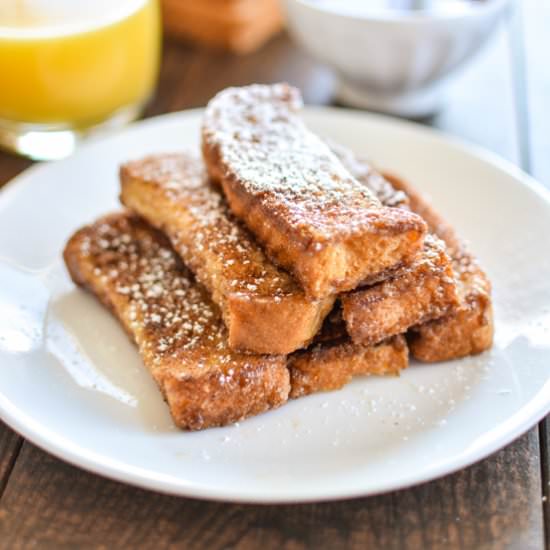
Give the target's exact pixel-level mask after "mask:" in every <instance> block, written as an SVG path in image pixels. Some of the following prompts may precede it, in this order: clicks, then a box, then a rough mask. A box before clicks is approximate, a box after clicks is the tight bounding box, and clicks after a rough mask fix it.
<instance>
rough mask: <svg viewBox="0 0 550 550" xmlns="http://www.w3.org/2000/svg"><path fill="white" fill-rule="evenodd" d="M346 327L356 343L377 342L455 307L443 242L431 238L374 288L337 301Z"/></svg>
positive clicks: (356, 292)
mask: <svg viewBox="0 0 550 550" xmlns="http://www.w3.org/2000/svg"><path fill="white" fill-rule="evenodd" d="M341 303H342V311H343V318H344V320H345V323H346V329H347V332H348V333H349V335H350V336H351V338H352V340H353V342H354V343H356V344H363V345H368V344H375V343H377V342H380V341H381V340H384V339H386V338H389V337H390V336H394V335H397V334H402V333H404V332H406V331H407V330H408V329H409V328H410V327H412V326H415V325H419V324H423V323H426V322H427V321H430V320H432V319H438V318H440V317H442V316H444V315H445V314H446V313H448V312H450V311H451V310H452V309H453V308H456V307H457V306H458V297H457V290H456V281H455V278H454V273H453V269H452V266H451V261H450V259H449V257H448V255H447V253H446V251H445V246H444V244H443V243H442V242H441V241H440V240H439V239H437V238H434V237H433V236H432V235H428V236H427V237H426V240H425V241H424V248H423V250H422V251H421V252H419V253H418V255H417V256H416V258H415V259H414V260H413V261H412V262H411V263H410V264H409V265H406V266H404V267H402V268H401V269H398V270H397V271H396V272H395V273H394V274H393V275H391V276H390V277H388V278H387V279H385V280H384V281H381V282H379V283H377V284H374V285H371V286H368V287H365V288H363V289H360V290H356V291H354V292H349V293H347V294H345V295H343V296H342V297H341Z"/></svg>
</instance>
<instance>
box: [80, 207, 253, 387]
mask: <svg viewBox="0 0 550 550" xmlns="http://www.w3.org/2000/svg"><path fill="white" fill-rule="evenodd" d="M95 227H96V231H95V232H94V231H89V232H88V233H87V235H86V236H85V238H83V239H82V241H81V245H80V252H81V254H82V255H83V256H84V257H85V258H86V259H87V260H88V261H87V265H89V266H90V270H91V272H93V276H94V277H97V278H99V280H100V281H101V285H102V286H103V287H104V288H105V293H106V294H107V295H109V296H111V295H114V298H112V299H111V301H112V304H113V307H114V309H115V310H116V311H117V313H118V315H119V316H122V317H123V318H124V319H125V324H126V325H127V326H128V327H129V329H130V331H131V333H132V335H133V336H134V338H135V339H136V342H137V344H138V346H139V347H140V349H141V352H142V355H143V357H144V359H145V361H146V362H147V361H149V362H150V363H151V364H152V365H153V366H162V365H163V364H166V362H171V363H175V364H178V361H176V362H174V361H173V360H174V359H176V360H179V361H180V362H181V363H180V365H181V368H182V369H183V370H182V373H181V374H182V376H187V375H189V374H190V373H191V372H193V371H197V370H198V371H206V370H208V369H211V368H216V369H218V370H219V371H220V375H219V382H220V383H221V384H227V383H228V382H230V381H232V380H233V377H234V375H235V373H236V369H237V368H239V369H240V371H241V373H242V370H243V368H247V367H250V366H253V363H254V360H255V359H256V358H255V357H252V356H247V355H243V354H239V353H235V352H233V351H231V350H230V349H229V347H228V344H227V332H226V329H225V326H224V324H223V322H222V321H221V318H220V312H219V310H218V308H217V306H216V305H214V304H213V303H212V302H211V301H210V299H209V298H208V296H207V293H206V291H205V289H203V288H202V287H201V286H200V285H198V284H197V283H196V282H195V281H194V280H193V278H192V276H191V275H190V273H189V272H188V271H187V269H186V268H185V267H184V266H183V264H182V263H181V261H180V260H179V258H178V257H177V255H176V254H175V253H174V252H173V250H172V249H171V247H170V245H169V244H168V242H167V241H166V240H165V239H164V238H163V236H162V235H160V234H159V233H157V232H155V231H153V230H152V229H150V228H148V227H147V226H146V225H145V224H144V223H143V222H142V221H140V220H139V219H138V218H134V217H130V216H127V215H118V216H111V217H110V218H107V219H106V220H105V221H104V222H103V223H100V224H99V225H97V226H95ZM185 358H187V360H185ZM249 363H250V364H249ZM249 374H250V376H254V372H253V370H251V371H250V373H249Z"/></svg>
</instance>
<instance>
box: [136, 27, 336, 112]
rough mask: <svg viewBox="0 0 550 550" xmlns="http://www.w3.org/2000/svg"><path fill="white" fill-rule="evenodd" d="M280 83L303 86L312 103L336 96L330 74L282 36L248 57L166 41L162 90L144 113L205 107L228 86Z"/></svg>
mask: <svg viewBox="0 0 550 550" xmlns="http://www.w3.org/2000/svg"><path fill="white" fill-rule="evenodd" d="M281 80H285V81H287V82H290V83H291V84H294V85H295V86H298V87H300V88H301V90H302V92H303V94H304V98H305V100H306V101H307V102H308V103H328V102H329V101H330V100H331V98H332V94H333V88H334V77H333V76H332V73H331V72H330V71H329V70H328V69H326V68H324V67H322V66H320V65H318V64H316V63H314V62H313V61H312V59H311V58H310V57H309V56H308V55H307V54H306V53H304V52H302V51H301V50H298V49H297V48H296V47H295V46H293V44H292V43H291V42H290V41H289V39H288V38H287V37H286V36H285V35H284V34H283V35H279V36H277V37H275V38H273V39H272V40H271V41H270V42H269V43H268V44H266V45H265V46H264V47H263V48H262V49H261V50H260V51H259V52H257V53H255V54H253V55H248V56H244V57H235V56H233V55H231V54H229V53H225V52H220V51H209V50H201V49H197V48H194V47H192V46H186V45H182V44H180V43H178V42H174V41H172V40H166V41H165V44H164V54H163V64H162V68H161V73H160V81H159V88H158V89H159V92H158V93H157V94H156V96H155V98H154V99H153V101H152V103H151V104H150V105H149V107H148V109H147V111H146V113H145V114H146V116H153V115H157V114H161V113H166V112H171V111H177V110H181V109H190V108H193V107H202V106H204V105H205V104H206V102H207V101H208V100H209V99H210V98H211V97H212V96H213V95H214V94H216V93H217V92H218V91H220V90H221V89H222V88H225V87H227V86H242V85H245V84H251V83H253V82H277V81H281Z"/></svg>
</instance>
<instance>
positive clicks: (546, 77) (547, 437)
mask: <svg viewBox="0 0 550 550" xmlns="http://www.w3.org/2000/svg"><path fill="white" fill-rule="evenodd" d="M516 10H517V14H516V20H515V25H516V29H517V33H516V35H517V34H521V35H522V36H523V37H524V44H523V48H518V49H519V55H521V58H520V59H519V63H521V67H520V75H519V76H520V78H521V77H523V79H524V81H523V86H522V87H521V90H520V91H521V92H523V95H522V96H520V98H519V99H520V101H523V105H522V109H523V110H524V111H525V113H526V120H525V124H524V126H525V127H524V129H523V134H524V139H525V149H526V151H525V159H526V161H525V163H524V166H523V168H524V169H525V170H527V171H529V172H530V173H531V174H532V175H533V176H534V177H535V178H537V179H538V180H539V181H540V182H541V183H542V184H543V185H545V186H546V187H547V188H550V111H549V107H550V104H549V102H548V99H549V98H550V72H549V71H548V52H549V51H550V35H549V34H548V29H547V22H548V21H549V20H550V4H548V2H537V1H536V0H524V2H521V3H518V5H517V6H516ZM539 433H540V446H541V468H542V470H541V478H542V489H543V497H542V499H543V513H544V525H545V538H546V547H547V548H550V417H547V418H546V420H545V421H544V422H542V423H541V424H540V430H539Z"/></svg>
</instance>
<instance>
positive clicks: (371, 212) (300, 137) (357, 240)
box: [202, 84, 426, 298]
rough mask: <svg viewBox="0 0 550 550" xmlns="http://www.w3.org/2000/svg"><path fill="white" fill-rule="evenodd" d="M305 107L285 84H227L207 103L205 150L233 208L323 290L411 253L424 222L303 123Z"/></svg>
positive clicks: (313, 291)
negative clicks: (379, 191) (383, 200)
mask: <svg viewBox="0 0 550 550" xmlns="http://www.w3.org/2000/svg"><path fill="white" fill-rule="evenodd" d="M300 107H301V98H300V96H299V92H298V91H297V90H295V89H294V88H291V87H289V86H287V85H284V84H277V85H273V86H260V85H254V86H248V87H244V88H230V89H227V90H224V91H223V92H221V93H220V94H218V95H217V96H216V97H215V98H214V99H213V100H212V101H211V102H210V103H209V105H208V107H207V109H206V113H205V117H204V121H203V130H202V150H203V156H204V159H205V162H206V166H207V169H208V171H209V174H210V176H211V177H212V178H214V179H217V180H219V181H220V182H221V184H222V187H223V190H224V193H225V195H226V197H227V200H228V202H229V206H230V208H231V209H232V211H233V212H234V213H235V215H236V216H237V217H238V218H240V219H242V220H243V221H244V222H245V223H246V224H247V226H248V227H249V228H250V229H251V231H252V232H253V233H254V234H255V235H256V237H257V238H258V240H259V241H260V242H261V243H262V244H263V245H264V246H265V249H266V251H267V253H268V254H269V255H270V257H272V258H273V259H274V260H275V261H276V262H277V263H278V264H280V265H282V266H283V267H285V268H286V269H288V270H289V271H291V272H292V273H293V274H294V276H295V277H296V278H297V279H298V281H299V282H300V283H301V285H302V286H303V287H304V289H305V291H306V293H308V295H310V296H312V297H315V298H320V297H325V296H328V295H330V294H334V293H336V292H341V291H345V290H351V289H353V288H355V287H356V286H357V284H358V283H360V282H361V281H363V280H364V279H366V278H367V277H369V276H372V275H373V274H376V273H378V272H381V271H384V270H386V269H388V268H390V267H393V266H395V265H397V264H399V263H402V262H406V261H408V260H410V259H411V258H412V257H413V256H414V254H415V253H416V252H417V251H418V250H419V249H420V248H421V246H422V241H423V238H424V234H425V232H426V226H425V223H424V222H423V221H422V219H421V218H420V217H418V216H416V215H414V214H411V213H410V212H407V211H405V210H402V209H392V208H386V207H382V205H381V204H380V202H379V201H378V200H377V199H376V198H375V197H374V196H373V194H372V193H371V192H370V191H369V190H368V189H367V188H366V186H364V185H361V184H360V183H359V182H358V181H357V180H355V179H354V178H353V177H351V176H350V174H349V172H347V170H346V169H345V168H344V167H343V165H342V164H341V162H340V161H339V160H338V158H337V157H336V156H335V155H334V154H333V153H332V152H331V151H330V149H329V148H328V146H327V145H326V144H325V143H323V142H322V141H321V140H320V139H319V138H317V137H316V136H315V135H314V134H312V133H311V132H309V131H308V130H307V129H306V128H305V126H304V124H303V122H302V121H301V120H300V118H299V117H298V115H297V111H298V110H299V109H300Z"/></svg>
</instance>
